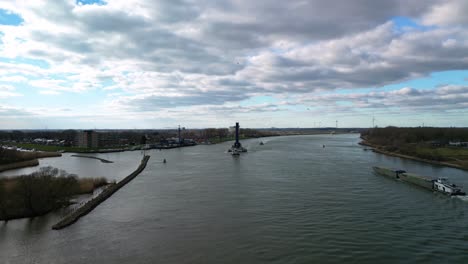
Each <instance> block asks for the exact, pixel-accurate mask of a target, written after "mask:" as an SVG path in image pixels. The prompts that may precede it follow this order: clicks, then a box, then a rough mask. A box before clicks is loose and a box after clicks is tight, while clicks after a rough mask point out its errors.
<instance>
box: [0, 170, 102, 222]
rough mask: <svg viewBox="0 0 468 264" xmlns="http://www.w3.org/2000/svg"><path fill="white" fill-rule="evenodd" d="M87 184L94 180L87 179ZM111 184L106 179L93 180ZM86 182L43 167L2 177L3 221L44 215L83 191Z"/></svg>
mask: <svg viewBox="0 0 468 264" xmlns="http://www.w3.org/2000/svg"><path fill="white" fill-rule="evenodd" d="M84 180H85V183H87V182H89V180H90V179H84ZM93 184H95V186H92V187H93V188H92V189H91V191H92V190H93V189H94V188H96V187H97V186H99V185H103V184H107V181H106V180H105V179H97V181H93ZM82 185H83V182H82V180H80V179H78V177H77V176H76V175H74V174H68V173H67V172H66V171H63V170H59V169H57V168H52V167H43V168H40V169H39V171H36V172H34V173H32V174H29V175H21V176H18V177H14V178H1V179H0V220H8V219H14V218H21V217H33V216H37V215H42V214H45V213H47V212H50V211H52V210H54V209H57V208H59V207H61V206H63V205H67V204H68V203H69V198H70V196H72V195H75V194H80V193H83V190H82V189H83V187H82Z"/></svg>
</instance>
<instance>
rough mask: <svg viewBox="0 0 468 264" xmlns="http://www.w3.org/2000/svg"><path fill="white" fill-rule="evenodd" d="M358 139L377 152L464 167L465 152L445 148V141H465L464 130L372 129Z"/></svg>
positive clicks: (467, 155)
mask: <svg viewBox="0 0 468 264" xmlns="http://www.w3.org/2000/svg"><path fill="white" fill-rule="evenodd" d="M361 137H362V139H364V142H363V143H368V144H371V145H372V146H374V147H377V148H378V149H380V150H384V151H389V152H394V153H400V154H404V155H409V156H413V157H418V158H422V159H426V160H433V161H439V162H440V161H446V162H447V161H448V162H452V163H456V164H459V165H461V166H463V167H466V166H468V163H467V162H468V150H467V149H464V148H459V147H450V146H449V142H467V141H468V128H435V127H416V128H399V127H385V128H373V129H369V130H366V131H363V132H361Z"/></svg>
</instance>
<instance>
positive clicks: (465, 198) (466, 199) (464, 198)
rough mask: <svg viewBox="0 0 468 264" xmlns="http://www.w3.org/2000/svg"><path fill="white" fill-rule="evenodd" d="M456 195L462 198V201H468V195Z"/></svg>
mask: <svg viewBox="0 0 468 264" xmlns="http://www.w3.org/2000/svg"><path fill="white" fill-rule="evenodd" d="M455 197H456V198H458V199H460V200H462V201H464V202H468V195H457V196H455Z"/></svg>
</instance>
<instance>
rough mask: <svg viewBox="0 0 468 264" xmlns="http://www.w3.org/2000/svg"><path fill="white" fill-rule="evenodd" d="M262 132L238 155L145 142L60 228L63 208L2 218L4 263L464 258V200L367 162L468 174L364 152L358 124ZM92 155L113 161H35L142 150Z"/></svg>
mask: <svg viewBox="0 0 468 264" xmlns="http://www.w3.org/2000/svg"><path fill="white" fill-rule="evenodd" d="M261 140H263V142H265V145H259V142H260V139H250V140H245V141H244V142H243V144H244V146H246V147H247V148H248V150H249V152H248V153H245V154H242V155H241V156H240V157H232V156H231V155H229V154H227V153H225V151H226V150H227V149H228V147H229V146H230V144H232V143H228V142H227V143H223V144H218V145H208V146H206V145H205V146H195V147H187V148H183V149H171V150H163V151H158V150H151V151H148V152H147V153H148V154H150V155H151V159H150V162H149V163H148V166H147V168H146V170H145V171H144V172H143V173H142V174H140V175H139V176H138V177H136V178H135V179H134V180H133V181H132V182H131V183H130V184H128V185H126V186H125V187H124V188H122V189H121V190H120V191H119V192H117V193H116V194H115V195H114V196H112V197H111V198H110V199H109V200H107V201H106V202H104V203H103V204H101V205H99V206H98V207H97V208H96V209H95V210H94V211H93V212H91V213H90V214H88V215H87V216H85V217H83V218H81V219H80V220H79V221H78V222H77V223H75V224H74V225H72V226H70V227H68V228H66V229H63V230H60V231H54V230H51V226H52V224H54V223H55V222H56V221H57V220H58V219H59V218H60V216H61V212H55V213H51V214H48V215H46V216H44V217H38V218H35V219H22V220H14V221H9V222H7V223H5V222H0V260H1V263H7V264H9V263H468V202H465V201H462V200H460V199H457V198H450V197H447V196H444V195H441V194H435V193H432V192H430V191H427V190H424V189H422V188H419V187H416V186H411V185H408V184H406V183H402V182H397V181H394V180H392V179H388V178H384V177H382V176H378V175H376V174H374V173H373V171H372V166H388V167H394V168H404V169H406V170H407V171H410V172H414V173H418V174H423V175H427V176H432V177H437V176H444V177H447V178H449V179H450V180H452V181H453V182H456V183H459V184H461V185H464V186H466V187H467V188H468V172H465V171H461V170H457V169H452V168H444V167H439V166H433V165H429V164H424V163H419V162H416V161H410V160H403V159H400V158H396V157H388V156H384V155H381V154H376V153H373V152H371V151H364V150H363V147H361V146H359V145H358V144H357V143H358V142H359V138H358V135H357V134H349V135H315V136H291V137H275V138H263V139H261ZM323 145H325V147H323ZM96 156H98V157H102V158H104V159H108V160H112V161H114V163H101V162H100V161H98V160H94V159H85V158H77V157H71V156H70V155H69V154H65V155H64V156H63V157H61V158H49V159H43V160H41V161H40V162H41V166H47V165H51V166H56V167H58V168H61V169H65V170H67V171H68V172H70V173H76V174H78V175H80V176H83V177H91V176H92V177H94V176H96V177H100V176H106V177H107V178H109V179H116V180H119V179H122V178H123V177H125V176H126V175H127V174H129V173H130V172H131V171H133V170H134V169H135V168H136V167H137V165H138V163H139V161H140V159H141V156H142V153H141V152H140V151H134V152H122V153H109V154H96ZM163 159H166V160H167V163H166V164H163V163H162V160H163ZM33 170H34V168H27V169H22V170H17V171H10V172H6V173H2V174H0V177H4V176H6V175H15V174H21V173H28V172H31V171H33Z"/></svg>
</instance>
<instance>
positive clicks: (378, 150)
mask: <svg viewBox="0 0 468 264" xmlns="http://www.w3.org/2000/svg"><path fill="white" fill-rule="evenodd" d="M359 144H360V145H363V146H368V147H371V148H372V151H373V152H376V153H380V154H384V155H388V156H393V157H399V158H404V159H410V160H416V161H420V162H425V163H430V164H434V165H439V166H447V167H452V168H457V169H461V170H468V166H463V165H460V164H455V163H450V162H446V161H435V160H429V159H423V158H419V157H416V156H411V155H407V154H402V153H397V152H392V151H386V150H384V149H383V148H384V147H385V146H380V145H375V144H372V143H370V142H369V141H367V140H365V139H363V140H362V141H361V142H360V143H359Z"/></svg>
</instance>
